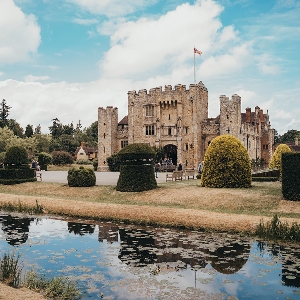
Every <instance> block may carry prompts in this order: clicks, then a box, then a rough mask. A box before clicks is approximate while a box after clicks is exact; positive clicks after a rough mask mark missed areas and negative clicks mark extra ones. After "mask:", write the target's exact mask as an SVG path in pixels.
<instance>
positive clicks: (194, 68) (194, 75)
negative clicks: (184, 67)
mask: <svg viewBox="0 0 300 300" xmlns="http://www.w3.org/2000/svg"><path fill="white" fill-rule="evenodd" d="M194 83H195V84H196V56H195V47H194Z"/></svg>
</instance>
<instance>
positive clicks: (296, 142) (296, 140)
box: [295, 137, 298, 146]
mask: <svg viewBox="0 0 300 300" xmlns="http://www.w3.org/2000/svg"><path fill="white" fill-rule="evenodd" d="M295 145H296V146H298V138H297V137H296V138H295Z"/></svg>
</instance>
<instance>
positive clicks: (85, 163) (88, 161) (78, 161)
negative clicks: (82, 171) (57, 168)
mask: <svg viewBox="0 0 300 300" xmlns="http://www.w3.org/2000/svg"><path fill="white" fill-rule="evenodd" d="M75 163H76V164H77V165H92V164H93V162H92V161H90V160H88V159H78V160H76V162H75Z"/></svg>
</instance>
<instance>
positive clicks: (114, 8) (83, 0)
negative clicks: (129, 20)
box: [67, 0, 157, 17]
mask: <svg viewBox="0 0 300 300" xmlns="http://www.w3.org/2000/svg"><path fill="white" fill-rule="evenodd" d="M67 1H68V2H71V3H74V4H77V5H79V6H80V7H81V8H82V9H84V10H87V11H89V12H91V13H93V14H99V15H106V16H108V17H116V16H123V15H128V14H132V13H134V12H136V11H138V10H140V9H143V8H144V7H145V6H151V5H152V4H154V3H156V2H157V0H126V1H124V0H101V1H99V0H67Z"/></svg>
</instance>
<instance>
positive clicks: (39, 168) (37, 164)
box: [35, 161, 41, 171]
mask: <svg viewBox="0 0 300 300" xmlns="http://www.w3.org/2000/svg"><path fill="white" fill-rule="evenodd" d="M35 169H36V170H37V171H41V167H40V165H39V162H38V161H37V162H36V164H35Z"/></svg>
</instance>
